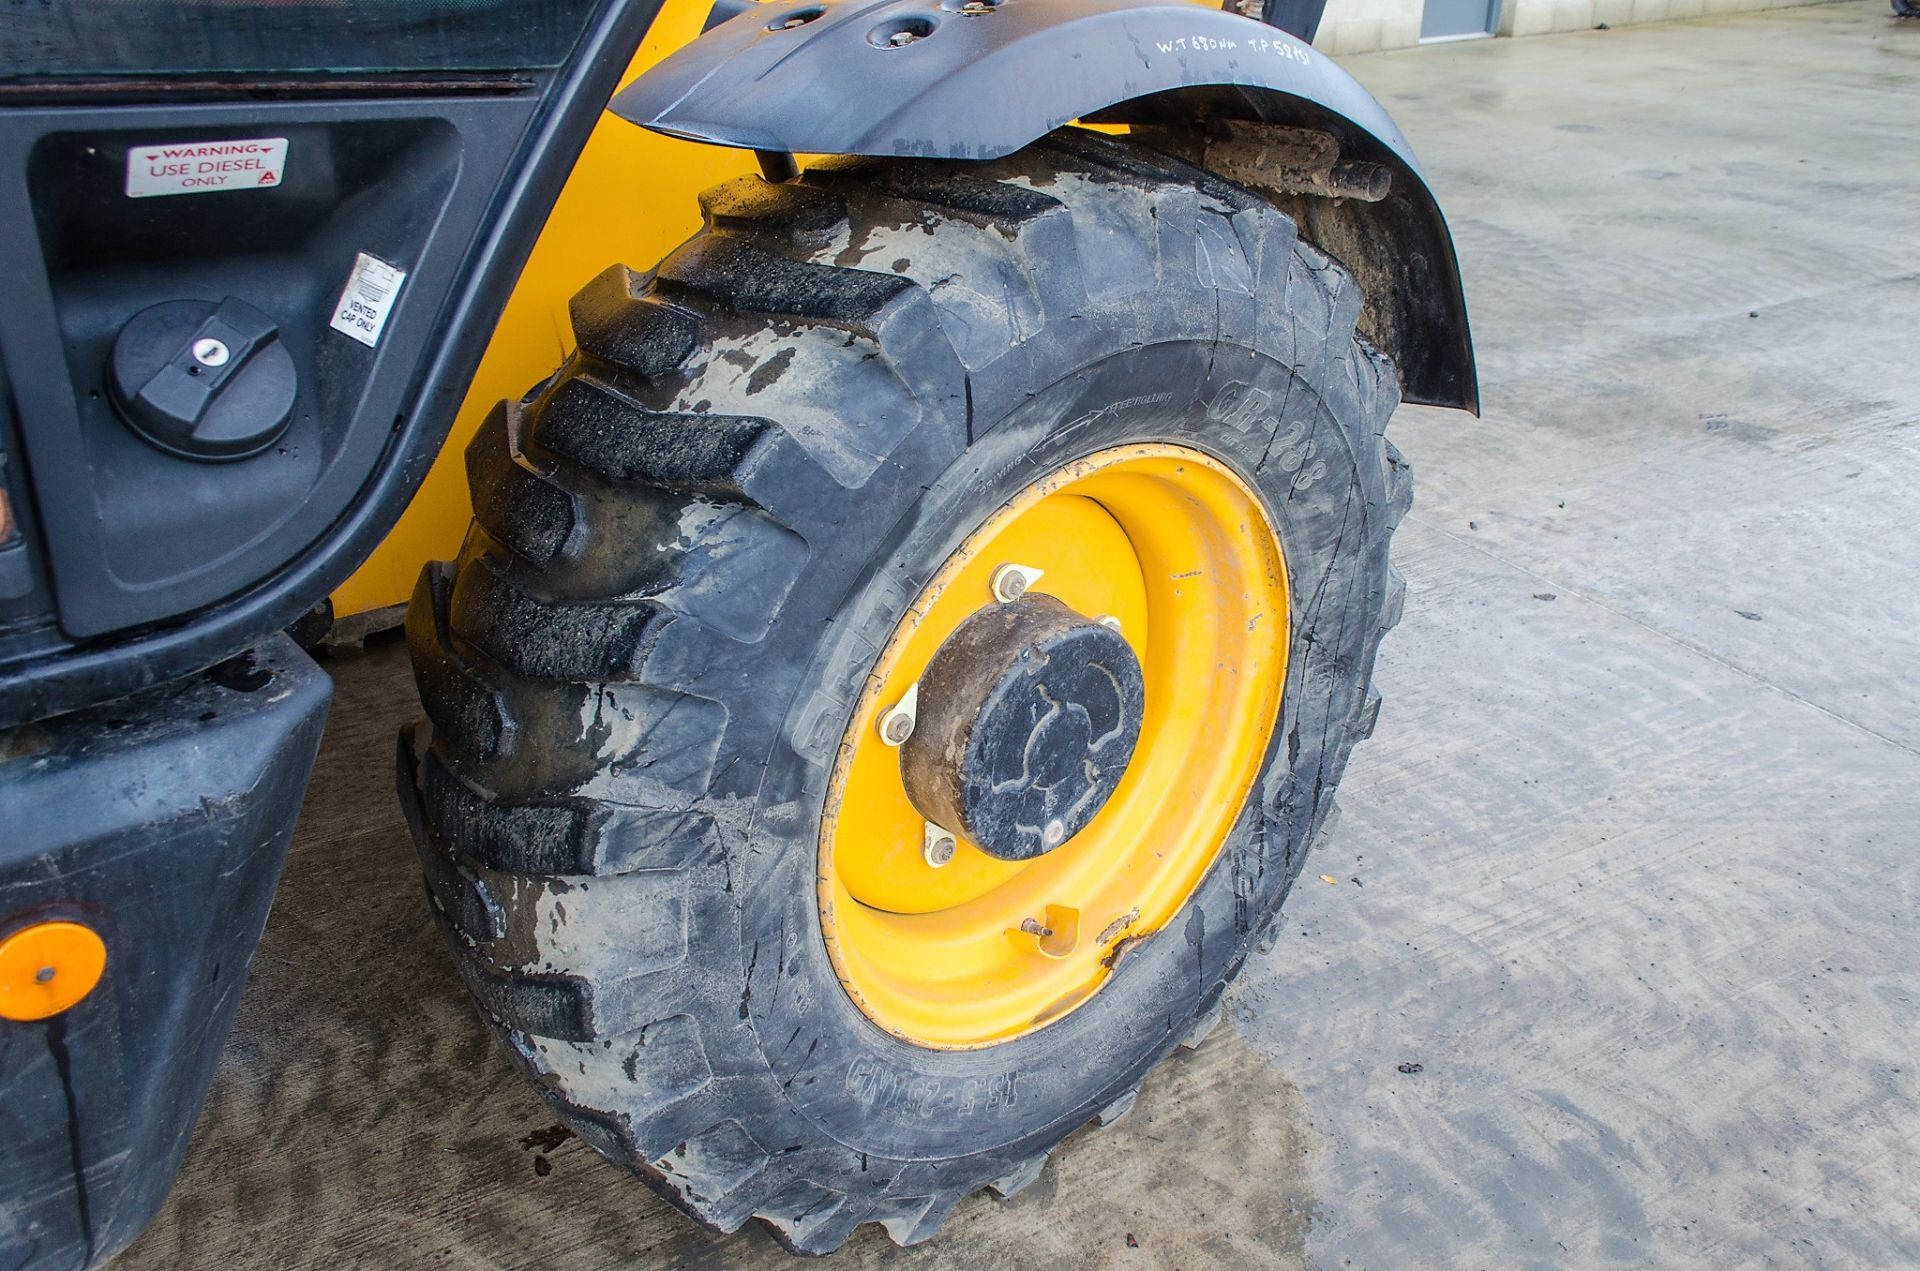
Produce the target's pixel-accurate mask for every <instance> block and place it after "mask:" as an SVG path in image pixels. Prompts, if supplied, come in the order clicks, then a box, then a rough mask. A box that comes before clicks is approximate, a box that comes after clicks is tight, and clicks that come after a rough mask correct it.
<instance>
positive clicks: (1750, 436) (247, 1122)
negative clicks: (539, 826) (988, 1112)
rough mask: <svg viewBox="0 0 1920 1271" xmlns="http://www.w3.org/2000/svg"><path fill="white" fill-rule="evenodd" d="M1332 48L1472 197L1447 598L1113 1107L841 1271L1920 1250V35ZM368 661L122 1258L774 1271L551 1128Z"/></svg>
mask: <svg viewBox="0 0 1920 1271" xmlns="http://www.w3.org/2000/svg"><path fill="white" fill-rule="evenodd" d="M1352 66H1353V69H1354V71H1355V72H1356V73H1357V74H1358V75H1359V76H1360V78H1361V79H1362V80H1363V81H1365V82H1366V83H1367V84H1368V85H1369V86H1370V87H1371V88H1373V89H1374V90H1375V91H1376V92H1378V93H1379V94H1380V95H1381V96H1382V98H1383V99H1384V100H1385V102H1386V104H1387V105H1388V107H1389V108H1390V109H1391V110H1392V111H1393V113H1394V114H1395V115H1396V117H1397V118H1398V119H1399V120H1400V121H1401V122H1402V124H1403V125H1404V126H1405V128H1406V129H1407V131H1408V132H1409V133H1410V134H1411V135H1412V136H1413V138H1414V140H1415V143H1416V144H1417V145H1418V146H1419V147H1420V149H1421V151H1422V153H1423V155H1424V157H1425V159H1426V161H1427V163H1428V165H1429V167H1430V169H1431V171H1432V174H1433V177H1434V179H1435V184H1436V185H1437V186H1438V188H1439V190H1440V193H1441V196H1442V200H1443V203H1444V205H1445V206H1446V207H1447V209H1448V210H1449V212H1450V214H1451V216H1452V218H1453V224H1454V229H1455V232H1456V234H1457V235H1458V238H1459V242H1460V247H1461V254H1462V257H1463V259H1464V261H1465V267H1466V269H1467V273H1468V294H1469V296H1470V298H1471V300H1472V303H1473V307H1474V320H1475V327H1476V330H1477V334H1478V339H1479V345H1480V351H1481V371H1482V379H1483V383H1484V385H1485V390H1486V399H1487V410H1486V417H1485V418H1484V419H1482V420H1480V421H1477V422H1476V421H1473V420H1470V419H1467V418H1465V417H1462V416H1456V415H1452V414H1447V413H1442V412H1431V411H1420V410H1414V409H1408V410H1405V411H1403V412H1402V414H1401V415H1400V417H1399V418H1398V420H1397V421H1396V423H1395V426H1394V427H1395V436H1396V438H1397V440H1398V441H1399V443H1400V445H1401V446H1402V447H1403V448H1404V449H1405V451H1406V452H1407V454H1408V455H1409V456H1411V458H1412V460H1413V462H1414V465H1415V468H1416V470H1417V472H1418V477H1419V486H1418V489H1419V497H1418V502H1417V504H1416V506H1415V509H1414V513H1413V516H1412V517H1411V518H1410V519H1409V521H1408V522H1407V524H1406V526H1405V527H1404V528H1403V529H1402V531H1401V534H1400V538H1399V540H1398V544H1397V554H1398V559H1399V562H1400V566H1401V568H1402V569H1403V570H1404V571H1405V572H1406V574H1407V576H1408V578H1409V580H1410V582H1411V584H1412V588H1413V590H1412V598H1411V600H1410V603H1409V606H1408V611H1407V619H1406V622H1405V625H1404V626H1403V627H1402V628H1401V629H1400V630H1399V631H1398V632H1397V633H1396V634H1395V635H1394V637H1393V638H1392V639H1391V640H1390V641H1389V642H1388V645H1387V649H1386V653H1385V655H1384V657H1383V659H1382V669H1381V684H1382V687H1383V689H1384V691H1385V694H1386V699H1387V708H1386V712H1385V714H1384V717H1383V719H1382V722H1381V726H1380V730H1379V733H1378V735H1377V736H1376V738H1375V740H1374V741H1373V742H1371V743H1370V744H1369V745H1367V746H1365V747H1362V748H1361V751H1360V752H1359V754H1358V755H1357V756H1356V758H1355V761H1354V764H1353V767H1352V769H1351V770H1350V772H1349V775H1348V779H1347V784H1346V789H1345V792H1344V793H1343V795H1342V803H1343V804H1344V806H1345V809H1346V817H1345V819H1344V821H1343V822H1341V823H1340V824H1339V825H1338V826H1337V827H1336V828H1335V829H1334V830H1333V832H1332V833H1331V834H1330V835H1329V836H1328V838H1327V839H1326V840H1325V841H1324V842H1323V844H1322V845H1321V846H1320V848H1319V849H1318V857H1317V863H1316V864H1314V865H1313V867H1312V868H1310V869H1309V871H1308V875H1307V877H1306V879H1305V881H1303V883H1302V884H1301V886H1300V888H1299V889H1298V891H1297V892H1296V894H1295V896H1294V898H1293V900H1292V901H1291V902H1290V903H1289V909H1288V916H1287V919H1286V921H1285V926H1284V934H1283V937H1282V939H1281V942H1280V943H1279V945H1278V947H1277V949H1276V952H1275V953H1274V955H1273V956H1271V957H1269V958H1266V959H1264V960H1261V961H1259V962H1258V963H1256V964H1255V965H1253V966H1252V967H1251V968H1250V970H1249V972H1248V974H1247V975H1246V976H1245V978H1244V979H1243V981H1242V982H1241V984H1240V985H1239V986H1238V987H1237V989H1236V990H1235V992H1234V993H1233V996H1232V998H1231V1008H1230V1011H1229V1020H1230V1027H1228V1028H1226V1029H1223V1030H1222V1032H1221V1033H1219V1034H1216V1039H1217V1040H1216V1041H1214V1042H1213V1043H1210V1044H1209V1046H1208V1047H1207V1048H1205V1049H1204V1050H1202V1051H1201V1052H1199V1053H1198V1054H1196V1055H1193V1056H1190V1057H1187V1058H1185V1059H1181V1060H1178V1061H1175V1062H1174V1063H1172V1064H1170V1065H1168V1067H1167V1068H1166V1069H1163V1070H1162V1071H1161V1072H1160V1073H1159V1074H1158V1075H1157V1076H1156V1077H1155V1078H1154V1079H1153V1080H1152V1081H1151V1082H1150V1083H1149V1085H1148V1088H1147V1090H1146V1091H1145V1092H1144V1095H1143V1097H1142V1098H1141V1100H1140V1104H1139V1106H1138V1107H1137V1108H1136V1110H1135V1112H1134V1113H1133V1115H1132V1116H1131V1117H1129V1118H1128V1119H1127V1120H1125V1121H1123V1122H1121V1124H1120V1125H1119V1126H1118V1127H1117V1128H1116V1129H1115V1130H1114V1131H1112V1132H1111V1133H1110V1134H1109V1135H1107V1136H1102V1137H1100V1138H1098V1139H1088V1140H1077V1141H1075V1142H1074V1143H1071V1144H1069V1145H1068V1147H1067V1148H1065V1149H1064V1150H1062V1151H1061V1152H1059V1153H1057V1154H1056V1156H1055V1159H1054V1163H1053V1164H1052V1165H1051V1166H1050V1167H1049V1168H1048V1171H1047V1173H1046V1174H1045V1176H1044V1178H1043V1181H1042V1182H1041V1183H1040V1184H1039V1185H1037V1186H1036V1187H1034V1188H1033V1189H1031V1190H1029V1191H1028V1192H1027V1193H1025V1194H1023V1195H1022V1196H1020V1197H1019V1198H1018V1199H1016V1200H1015V1201H1013V1202H1011V1203H1007V1204H1001V1203H998V1202H993V1201H991V1200H988V1199H987V1198H985V1197H975V1198H974V1199H973V1200H972V1201H970V1202H968V1203H967V1204H965V1205H964V1206H962V1208H961V1209H960V1210H959V1211H958V1212H957V1213H956V1215H955V1217H954V1219H953V1221H952V1222H951V1223H950V1225H949V1226H948V1228H947V1231H946V1233H945V1234H944V1235H943V1236H942V1237H941V1238H940V1239H938V1240H936V1241H935V1242H934V1243H932V1244H931V1245H930V1246H923V1247H921V1248H919V1249H917V1250H915V1251H912V1252H911V1253H909V1254H907V1255H904V1256H902V1255H896V1254H894V1253H893V1252H892V1249H891V1246H890V1245H889V1244H887V1242H886V1241H885V1239H884V1237H882V1236H880V1235H879V1234H878V1233H877V1232H863V1233H862V1234H861V1236H860V1237H859V1238H857V1239H856V1240H855V1241H854V1242H853V1244H851V1245H850V1246H849V1247H848V1249H847V1251H846V1252H845V1254H843V1255H842V1257H841V1259H840V1261H841V1263H842V1264H843V1265H848V1266H865V1265H868V1264H870V1263H875V1262H879V1261H881V1260H883V1259H889V1258H891V1259H894V1260H896V1261H898V1262H900V1263H902V1264H911V1265H938V1266H950V1267H982V1268H987V1267H991V1268H1002V1267H1006V1266H1031V1265H1051V1266H1072V1267H1086V1266H1096V1267H1105V1266H1115V1267H1119V1266H1125V1267H1153V1266H1187V1267H1199V1266H1209V1265H1245V1266H1262V1267H1265V1266H1278V1267H1289V1266H1301V1265H1317V1266H1321V1267H1327V1268H1335V1267H1345V1266H1355V1267H1382V1268H1403V1267H1416V1266H1458V1267H1488V1266H1491V1267H1500V1268H1513V1267H1526V1266H1656V1267H1675V1266H1713V1267H1728V1266H1747V1265H1767V1266H1770V1265H1777V1264H1786V1265H1838V1266H1850V1267H1863V1266H1894V1265H1914V1264H1916V1263H1920V1164H1917V1163H1916V1160H1915V1157H1914V1147H1915V1143H1916V1141H1920V1096H1917V1094H1916V1092H1917V1091H1920V1055H1916V1053H1915V1050H1916V1047H1915V1043H1916V1040H1920V1005H1917V1004H1916V998H1920V971H1917V970H1916V968H1917V967H1920V922H1917V921H1916V918H1920V894H1917V893H1920V857H1916V848H1920V828H1916V827H1920V709H1916V708H1920V691H1916V689H1915V678H1914V677H1915V671H1914V668H1915V666H1916V663H1920V638H1917V637H1916V635H1915V632H1916V631H1917V630H1920V563H1917V562H1920V497H1917V496H1916V494H1915V493H1914V491H1915V490H1916V488H1920V435H1917V434H1920V430H1916V429H1915V427H1914V424H1915V421H1916V419H1920V365H1917V363H1920V351H1916V349H1915V347H1914V335H1915V332H1916V330H1920V276H1917V275H1916V264H1915V262H1916V259H1920V257H1917V256H1916V242H1920V233H1917V231H1920V179H1916V178H1920V146H1917V145H1916V144H1915V142H1914V139H1913V135H1912V133H1913V124H1914V121H1915V120H1916V119H1920V110H1916V107H1920V91H1916V90H1917V89H1920V27H1912V26H1909V27H1905V28H1901V27H1896V26H1895V25H1894V24H1892V23H1891V22H1890V21H1889V20H1888V19H1887V18H1886V16H1885V12H1884V5H1883V4H1881V3H1879V0H1866V2H1862V3H1846V4H1839V5H1832V6H1827V7H1821V8H1810V9H1797V10H1785V11H1777V12H1772V13H1767V14H1763V15H1754V16H1748V17H1741V18H1730V19H1720V20H1712V21H1704V22H1694V23H1689V24H1682V25H1671V26H1655V27H1637V28H1633V29H1628V30H1616V31H1606V32H1591V33H1583V34H1578V35H1571V36H1563V37H1551V38H1539V39H1530V40H1525V41H1517V42H1516V41H1508V40H1501V41H1497V42H1483V43H1477V44H1458V45H1451V46H1443V47H1438V48H1431V49H1427V50H1424V51H1418V52H1410V53H1402V54H1386V55H1380V56H1374V57H1367V58H1359V59H1355V60H1354V61H1353V62H1352ZM333 670H334V671H335V673H336V674H337V675H338V677H339V680H340V697H339V702H338V704H337V706H336V708H335V713H334V718H333V723H332V726H331V731H330V733H329V735H328V740H327V746H326V750H325V752H324V753H323V755H322V757H321V763H320V769H319V773H318V776H317V779H316V781H315V784H314V787H313V794H312V797H311V798H310V800H309V802H308V807H307V810H306V815H305V819H304V821H303V822H302V826H301V830H300V834H299V836H298V838H297V840H296V842H295V844H294V849H293V856H292V860H291V861H290V863H289V865H288V869H287V876H286V881H285V883H284V885H283V888H282V891H281V894H280V899H279V904H278V906H277V907H276V909H275V911H274V915H273V920H272V923H271V924H270V925H269V927H268V930H267V937H266V944H265V946H264V947H263V949H262V950H261V954H260V958H259V961H258V963H257V965H256V966H255V969H254V973H253V980H252V983H251V985H250V987H249V989H248V993H247V998H246V1001H245V1003H244V1005H243V1006H242V1008H241V1014H240V1022H239V1025H238V1027H237V1028H236V1030H235V1033H234V1036H233V1040H232V1041H231V1043H230V1044H229V1046H228V1049H227V1056H226V1060H225V1062H224V1064H223V1066H222V1068H221V1070H220V1073H219V1076H218V1078H217V1080H216V1082H215V1085H214V1090H213V1096H212V1099H211V1100H210V1102H209V1104H208V1106H207V1110H206V1113H205V1115H204V1116H203V1118H202V1120H201V1124H200V1128H199V1132H198V1134H197V1136H196V1139H195V1143H194V1147H193V1150H192V1153H191V1154H190V1156H189V1157H188V1160H187V1165H186V1168H185V1170H184V1171H183V1173H182V1175H181V1177H180V1181H179V1184H178V1186H177V1187H176V1188H175V1191H174V1194H173V1198H172V1201H171V1202H170V1204H169V1206H168V1208H167V1210H166V1211H165V1213H163V1214H162V1215H161V1217H160V1219H159V1221H158V1222H157V1223H156V1224H155V1225H154V1227H153V1228H152V1230H151V1231H150V1232H148V1234H147V1235H146V1236H145V1237H144V1238H143V1239H142V1240H141V1241H140V1242H139V1243H138V1244H137V1245H136V1246H135V1247H134V1248H133V1249H132V1250H131V1251H130V1252H129V1253H128V1254H127V1255H126V1257H125V1259H124V1261H123V1262H122V1263H121V1264H120V1265H121V1267H122V1268H127V1269H131V1268H146V1267H169V1268H178V1267H215V1266H219V1267H227V1266H233V1265H237V1264H252V1265H276V1266H294V1265H315V1266H319V1265H325V1266H344V1265H365V1266H375V1267H413V1266H423V1265H434V1266H442V1265H446V1266H515V1267H520V1266H527V1267H531V1266H541V1267H608V1266H616V1265H636V1266H655V1265H681V1264H703V1265H705V1264H714V1265H721V1264H724V1265H729V1266H775V1265H779V1264H782V1263H783V1262H784V1255H782V1254H780V1253H779V1251H778V1250H777V1249H776V1248H775V1247H774V1246H773V1245H772V1243H771V1242H770V1241H768V1240H767V1239H766V1238H765V1237H763V1236H761V1235H759V1234H757V1233H755V1232H752V1231H749V1232H745V1233H742V1234H741V1235H739V1236H737V1237H734V1238H732V1239H717V1238H714V1237H711V1236H708V1235H706V1234H704V1233H702V1232H699V1231H697V1230H695V1229H694V1228H693V1227H691V1226H690V1225H689V1224H687V1223H685V1222H683V1221H682V1220H681V1219H680V1218H679V1217H677V1216H676V1215H675V1214H674V1213H673V1212H672V1211H671V1210H669V1209H668V1208H667V1207H666V1206H665V1205H664V1204H662V1203H661V1202H660V1201H658V1200H656V1199H655V1198H654V1197H653V1196H652V1194H651V1193H649V1192H648V1191H646V1190H645V1189H644V1188H643V1187H641V1186H640V1185H639V1184H638V1183H636V1182H633V1181H632V1180H630V1179H629V1178H626V1177H625V1176H623V1175H622V1174H620V1173H619V1172H617V1171H615V1170H614V1169H612V1168H610V1167H607V1166H605V1165H603V1164H602V1163H601V1162H600V1161H599V1160H598V1159H597V1158H595V1157H594V1156H593V1154H592V1153H591V1152H590V1151H589V1150H588V1149H587V1148H585V1147H584V1146H582V1145H581V1144H580V1143H578V1142H577V1141H570V1140H566V1139H564V1138H562V1137H560V1136H557V1135H549V1134H547V1133H545V1132H546V1131H547V1130H548V1128H549V1126H550V1124H551V1118H550V1117H549V1116H548V1115H546V1114H545V1112H544V1110H543V1108H542V1107H541V1105H540V1104H539V1103H538V1102H536V1100H535V1099H534V1098H533V1097H532V1096H531V1095H530V1094H528V1093H527V1092H526V1091H525V1090H523V1089H522V1087H521V1086H520V1084H519V1082H518V1080H517V1079H516V1078H515V1077H514V1075H513V1074H512V1073H511V1072H510V1070H509V1068H508V1066H507V1063H506V1061H505V1060H504V1059H502V1058H501V1057H500V1056H499V1055H498V1054H496V1053H495V1051H494V1050H493V1049H492V1046H491V1044H490V1043H489V1042H488V1041H487V1040H486V1039H485V1038H484V1037H483V1035H482V1033H481V1030H480V1027H479V1025H478V1024H477V1022H476V1021H475V1019H474V1017H473V1015H472V1014H471V1012H470V1010H469V1008H468V1006H467V1004H466V1001H465V999H464V995H463V993H462V991H461V989H460V987H459V985H458V984H457V983H456V981H455V979H454V976H453V973H452V970H451V968H450V966H449V963H448V960H447V958H446V956H445V954H444V952H443V950H442V949H441V947H440V945H439V942H438V937H437V935H436V934H435V933H434V932H433V931H432V930H431V929H430V927H429V924H428V920H427V918H426V915H425V910H424V906H423V902H422V899H421V894H420V886H419V883H418V879H417V875H416V873H415V867H414V864H413V859H412V853H411V851H410V850H409V849H408V848H407V846H406V844H405V835H404V833H403V831H402V828H401V823H400V818H399V814H398V812H397V810H396V808H395V806H394V802H393V798H392V795H391V793H390V789H389V782H390V781H391V777H390V775H389V772H390V760H389V756H390V754H391V746H392V743H391V735H392V730H393V727H394V725H395V724H397V723H398V722H399V721H400V720H401V719H403V718H405V717H407V716H409V715H410V714H412V713H413V711H414V709H415V708H414V705H413V702H412V691H411V687H410V684H409V682H408V679H407V676H406V672H405V669H404V657H403V655H402V652H401V650H400V649H399V648H398V647H397V646H396V645H394V644H392V643H388V644H386V645H384V646H377V647H375V648H374V649H373V650H371V651H370V652H368V653H367V654H365V655H364V656H361V657H357V658H347V659H341V660H336V661H335V663H334V665H333ZM1318 873H1325V874H1327V875H1330V876H1333V877H1335V878H1337V879H1338V882H1337V883H1336V884H1334V885H1331V886H1329V885H1327V884H1325V883H1322V882H1319V881H1315V880H1314V878H1313V875H1315V874H1318ZM1416 1063H1417V1064H1419V1065H1421V1070H1420V1071H1418V1072H1417V1073H1403V1072H1402V1071H1400V1065H1402V1064H1407V1065H1411V1064H1416ZM1129 1236H1131V1237H1132V1240H1131V1241H1130V1240H1129V1239H1128V1237H1129ZM1135 1244H1137V1246H1138V1247H1137V1248H1136V1247H1132V1246H1133V1245H1135Z"/></svg>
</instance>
